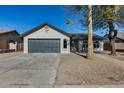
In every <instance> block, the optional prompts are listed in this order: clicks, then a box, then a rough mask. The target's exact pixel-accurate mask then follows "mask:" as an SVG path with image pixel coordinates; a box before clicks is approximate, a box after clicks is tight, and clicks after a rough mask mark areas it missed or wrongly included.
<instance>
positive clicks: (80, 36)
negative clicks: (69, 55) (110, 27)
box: [70, 33, 104, 40]
mask: <svg viewBox="0 0 124 93" xmlns="http://www.w3.org/2000/svg"><path fill="white" fill-rule="evenodd" d="M70 34H71V38H72V39H83V40H87V39H88V34H87V33H70ZM93 39H94V40H103V39H104V37H101V36H99V35H96V34H93Z"/></svg>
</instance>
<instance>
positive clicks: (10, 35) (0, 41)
mask: <svg viewBox="0 0 124 93" xmlns="http://www.w3.org/2000/svg"><path fill="white" fill-rule="evenodd" d="M19 35H20V34H19V33H18V32H17V31H16V30H0V51H4V50H17V46H18V43H19V42H20V41H21V40H20V38H19Z"/></svg>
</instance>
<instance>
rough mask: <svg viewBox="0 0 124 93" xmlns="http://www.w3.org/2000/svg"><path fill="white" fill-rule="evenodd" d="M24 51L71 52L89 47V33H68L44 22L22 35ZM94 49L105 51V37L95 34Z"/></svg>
mask: <svg viewBox="0 0 124 93" xmlns="http://www.w3.org/2000/svg"><path fill="white" fill-rule="evenodd" d="M21 37H23V42H24V53H70V51H78V52H79V51H83V50H86V49H87V34H82V33H80V34H76V33H67V32H65V31H63V30H61V29H59V28H57V27H55V26H53V25H51V24H48V23H44V24H42V25H40V26H38V27H35V28H33V29H31V30H29V31H27V32H25V33H23V34H22V35H21ZM93 38H94V50H96V51H103V38H102V37H100V36H98V35H94V36H93Z"/></svg>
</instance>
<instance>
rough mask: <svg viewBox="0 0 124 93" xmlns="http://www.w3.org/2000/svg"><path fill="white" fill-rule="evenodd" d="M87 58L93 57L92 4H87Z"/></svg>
mask: <svg viewBox="0 0 124 93" xmlns="http://www.w3.org/2000/svg"><path fill="white" fill-rule="evenodd" d="M87 58H88V59H93V38H92V5H88V51H87Z"/></svg>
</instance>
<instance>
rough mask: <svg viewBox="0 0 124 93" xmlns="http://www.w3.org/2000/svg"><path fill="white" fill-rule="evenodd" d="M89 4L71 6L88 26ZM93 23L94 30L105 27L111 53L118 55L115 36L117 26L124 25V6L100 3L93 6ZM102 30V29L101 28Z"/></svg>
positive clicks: (83, 23)
mask: <svg viewBox="0 0 124 93" xmlns="http://www.w3.org/2000/svg"><path fill="white" fill-rule="evenodd" d="M86 7H87V6H83V7H82V6H71V11H72V12H75V13H76V12H77V14H78V15H82V17H79V19H77V20H79V22H80V23H81V24H82V25H85V26H87V25H88V24H87V23H88V22H87V18H88V15H87V14H88V13H87V12H88V11H87V8H86ZM92 25H93V30H99V29H103V30H106V31H108V39H109V41H110V45H111V55H116V50H115V44H114V43H115V38H116V36H117V32H118V30H117V29H116V27H122V26H124V7H123V6H118V5H101V6H100V5H99V6H92ZM99 31H100V30H99Z"/></svg>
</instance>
